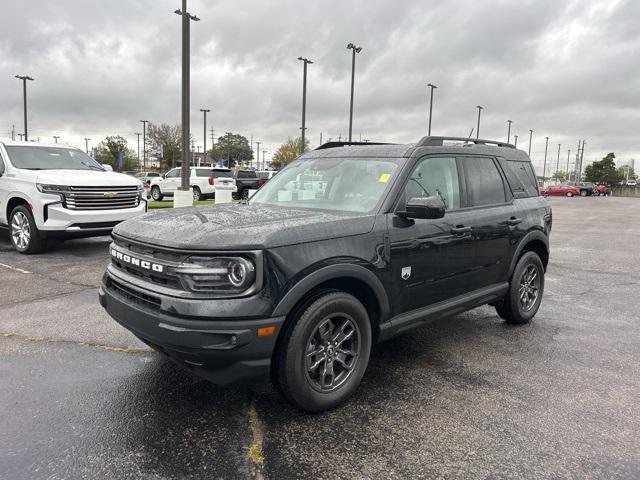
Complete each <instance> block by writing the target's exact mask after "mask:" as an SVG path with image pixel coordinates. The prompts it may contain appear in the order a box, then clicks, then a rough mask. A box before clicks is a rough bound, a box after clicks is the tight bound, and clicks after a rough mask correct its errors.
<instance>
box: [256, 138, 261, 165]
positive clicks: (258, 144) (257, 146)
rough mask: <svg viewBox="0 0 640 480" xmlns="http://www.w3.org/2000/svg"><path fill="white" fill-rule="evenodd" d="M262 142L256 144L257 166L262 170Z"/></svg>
mask: <svg viewBox="0 0 640 480" xmlns="http://www.w3.org/2000/svg"><path fill="white" fill-rule="evenodd" d="M261 143H262V142H256V166H257V167H258V170H260V144H261Z"/></svg>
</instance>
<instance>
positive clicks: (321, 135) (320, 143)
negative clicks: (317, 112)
mask: <svg viewBox="0 0 640 480" xmlns="http://www.w3.org/2000/svg"><path fill="white" fill-rule="evenodd" d="M320 145H322V132H320Z"/></svg>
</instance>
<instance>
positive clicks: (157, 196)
mask: <svg viewBox="0 0 640 480" xmlns="http://www.w3.org/2000/svg"><path fill="white" fill-rule="evenodd" d="M151 198H153V200H154V201H156V202H160V201H161V200H162V198H163V195H162V192H161V191H160V187H158V186H157V185H154V186H153V187H151Z"/></svg>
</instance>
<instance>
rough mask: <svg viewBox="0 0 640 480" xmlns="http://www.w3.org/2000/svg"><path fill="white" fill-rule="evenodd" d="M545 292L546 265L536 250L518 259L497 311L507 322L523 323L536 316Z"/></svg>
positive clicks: (497, 305)
mask: <svg viewBox="0 0 640 480" xmlns="http://www.w3.org/2000/svg"><path fill="white" fill-rule="evenodd" d="M543 292H544V266H543V265H542V260H540V257H539V256H538V254H537V253H535V252H526V253H524V254H523V255H522V256H521V257H520V260H518V263H517V264H516V268H515V269H514V271H513V275H512V277H511V284H510V285H509V291H508V292H507V295H506V296H505V297H504V298H503V299H502V300H501V301H500V302H499V303H497V304H496V306H495V307H496V311H497V312H498V315H500V317H502V318H504V319H505V320H506V321H507V323H514V324H523V323H529V321H530V320H531V319H532V318H533V317H534V316H535V314H536V313H537V311H538V309H539V308H540V303H541V302H542V294H543Z"/></svg>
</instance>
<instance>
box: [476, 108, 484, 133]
mask: <svg viewBox="0 0 640 480" xmlns="http://www.w3.org/2000/svg"><path fill="white" fill-rule="evenodd" d="M476 108H477V109H478V127H477V128H476V138H480V112H481V111H482V110H483V109H484V107H483V106H482V105H478V106H477V107H476Z"/></svg>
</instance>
